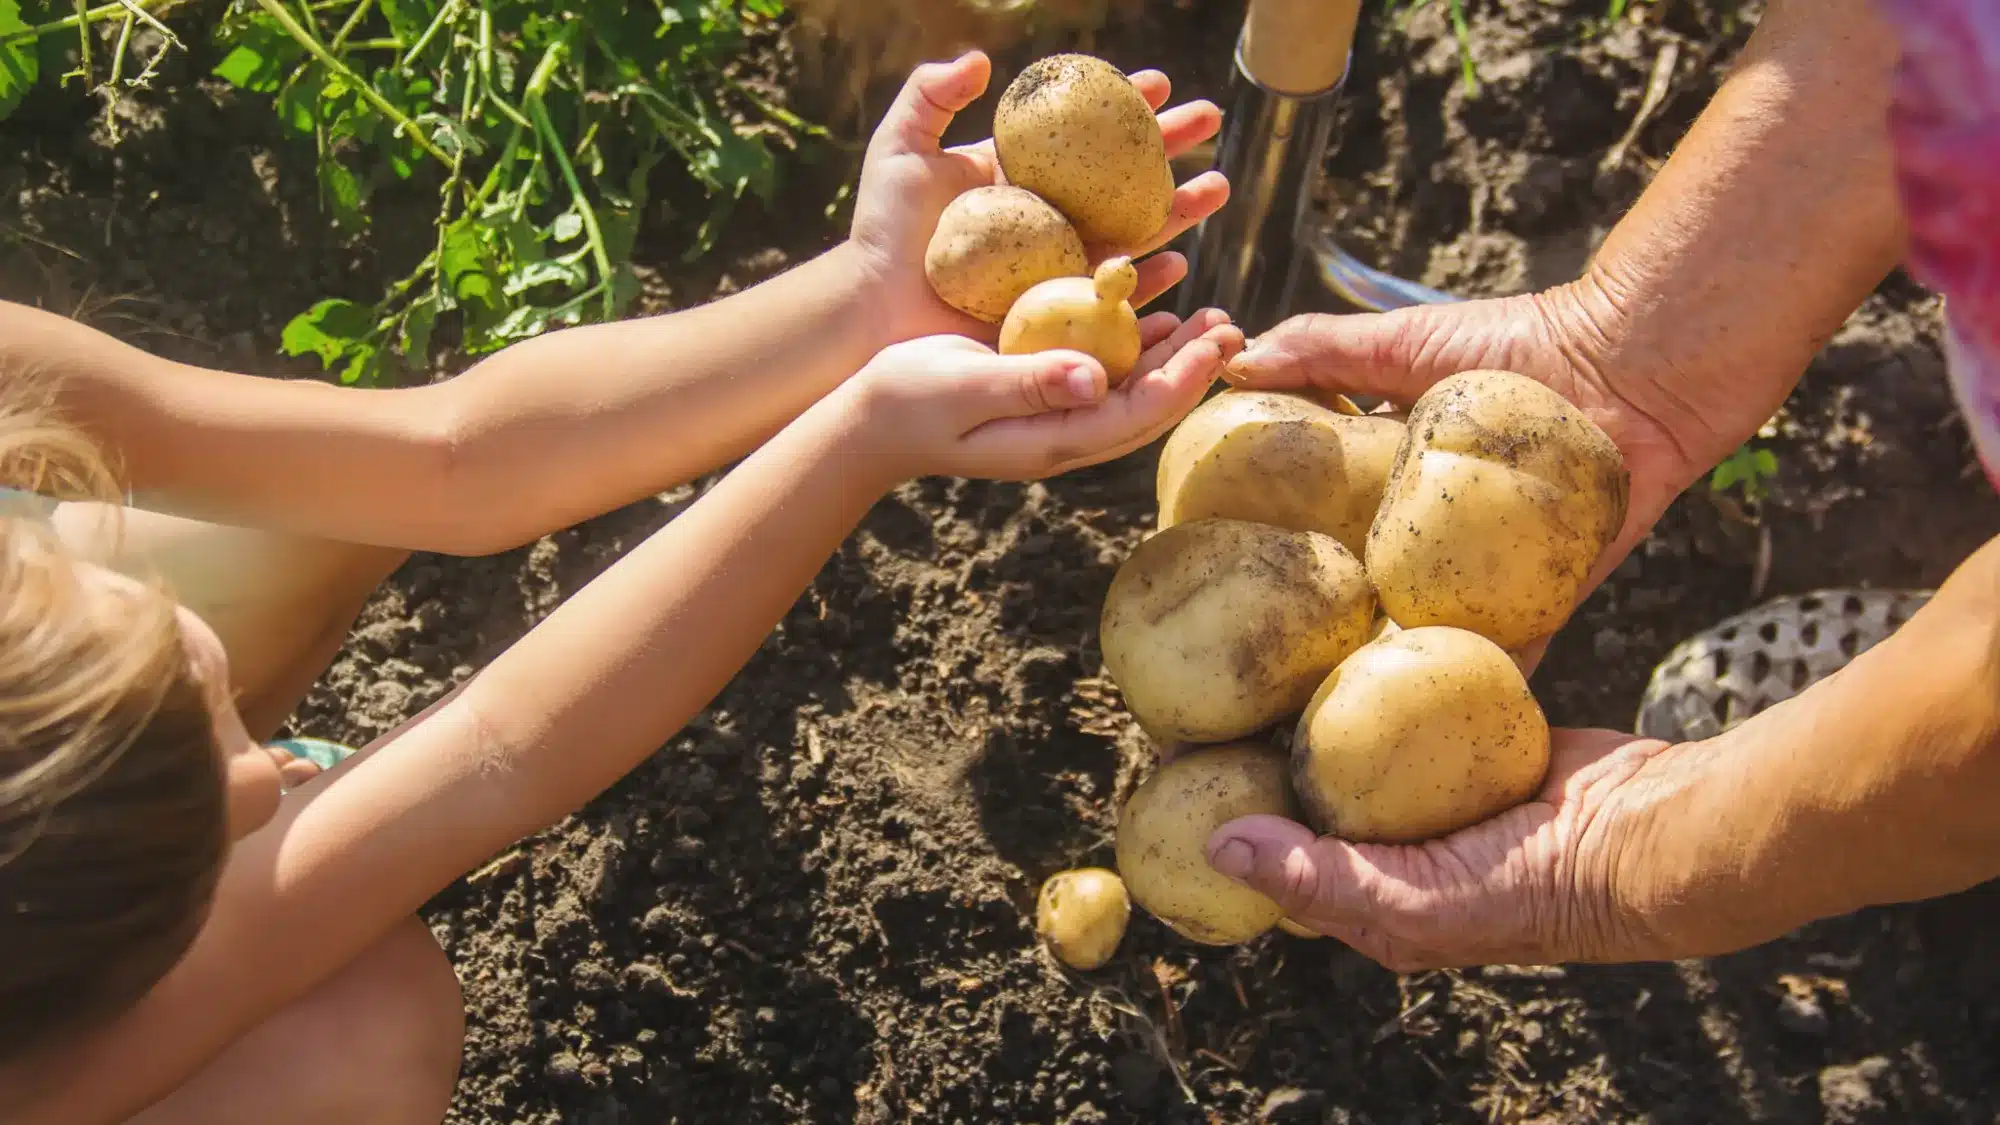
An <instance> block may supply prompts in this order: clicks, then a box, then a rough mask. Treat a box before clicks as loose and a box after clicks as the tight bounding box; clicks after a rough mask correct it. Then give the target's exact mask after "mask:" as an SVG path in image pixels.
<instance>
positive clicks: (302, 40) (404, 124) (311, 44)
mask: <svg viewBox="0 0 2000 1125" xmlns="http://www.w3.org/2000/svg"><path fill="white" fill-rule="evenodd" d="M257 6H258V7H260V8H262V9H264V11H265V12H266V13H267V14H268V15H270V17H271V18H272V19H274V20H276V21H277V22H278V26H279V27H282V28H284V29H285V34H287V35H289V36H291V37H292V40H293V41H294V42H296V43H297V44H298V45H299V46H301V47H304V48H305V49H306V51H307V53H309V54H311V55H312V57H314V58H316V59H318V60H319V61H320V63H321V65H323V66H325V67H326V68H327V69H328V70H330V71H332V72H333V73H335V74H337V75H339V76H340V77H341V79H342V80H343V81H345V82H346V83H347V84H348V85H349V86H351V87H353V89H354V92H355V93H357V94H359V95H361V99H362V100H363V101H365V102H367V103H368V104H369V105H371V106H374V107H375V110H376V112H378V113H380V114H381V115H382V116H384V117H386V118H388V119H389V120H391V121H393V122H395V123H396V132H398V133H407V134H408V135H409V137H410V140H411V141H412V142H413V143H415V144H416V146H417V147H418V148H420V149H423V150H424V152H425V154H426V155H428V156H429V157H430V158H431V159H433V160H435V161H437V162H438V163H439V164H446V165H449V164H450V163H451V158H450V157H448V156H446V155H445V154H444V153H442V152H440V151H438V147H437V146H436V145H434V144H432V143H431V139H430V138H429V137H426V136H425V135H424V131H423V130H422V129H421V128H419V127H418V126H417V124H416V122H414V121H411V120H410V119H409V117H408V116H407V115H405V114H404V113H403V111H402V110H400V109H397V108H396V107H395V106H393V105H391V104H389V99H387V98H385V97H383V96H382V95H381V94H379V93H377V92H376V90H375V87H374V86H373V85H371V84H370V83H369V82H367V81H366V80H365V79H363V78H362V77H361V76H360V75H358V74H356V73H354V71H353V70H352V69H350V68H349V67H348V65H347V64H346V63H344V62H341V61H340V59H339V57H338V56H336V55H335V54H334V53H333V52H331V51H329V50H327V49H326V48H325V47H324V46H322V45H321V44H320V42H319V40H317V39H315V38H313V36H312V34H311V33H310V32H308V31H306V29H305V27H304V26H302V25H301V24H300V23H299V21H298V20H297V19H295V18H293V16H292V13H290V12H288V11H286V10H285V6H284V5H283V4H280V3H279V2H278V0H257Z"/></svg>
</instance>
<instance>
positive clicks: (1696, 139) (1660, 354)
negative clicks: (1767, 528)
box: [1579, 0, 1905, 469]
mask: <svg viewBox="0 0 2000 1125" xmlns="http://www.w3.org/2000/svg"><path fill="white" fill-rule="evenodd" d="M1896 58H1897V51H1896V47H1895V37H1894V35H1893V34H1892V33H1891V29H1890V28H1888V27H1887V26H1886V25H1885V24H1884V23H1883V21H1882V20H1881V18H1880V16H1879V15H1878V14H1877V12H1876V11H1875V5H1874V3H1873V0H1771V3H1770V5H1769V7H1768V9H1767V10H1766V12H1765V14H1764V17H1763V20H1762V22H1761V23H1760V25H1759V26H1758V28H1757V30H1756V33H1755V34H1754V35H1753V36H1752V37H1751V40H1750V42H1749V44H1748V46H1747V47H1746V48H1745V49H1744V51H1743V53H1742V55H1741V56H1739V58H1738V60H1737V62H1736V64H1735V68H1734V70H1733V72H1732V73H1731V75H1730V77H1729V78H1728V79H1727V81H1725V82H1724V83H1723V86H1722V88H1721V90H1720V91H1719V92H1718V93H1717V94H1716V96H1715V98H1714V99H1713V100H1712V101H1711V103H1710V104H1709V106H1708V108H1707V109H1706V110H1705V111H1704V112H1703V113H1702V115H1701V117H1700V119H1699V120H1698V121H1696V123H1695V125H1694V127H1693V128H1692V129H1691V130H1690V132H1689V133H1688V136H1687V137H1686V139H1685V140H1683V141H1682V143H1681V145H1680V146H1679V148H1678V149H1676V151H1675V152H1674V154H1673V156H1672V158H1671V159H1670V160H1668V162H1667V163H1666V165H1665V166H1664V167H1663V168H1662V169H1661V170H1660V173H1659V175H1658V176H1657V177H1656V178H1655V179H1654V181H1653V182H1652V184H1651V185H1649V186H1648V188H1647V190H1646V191H1645V193H1644V194H1643V195H1642V196H1641V197H1640V199H1639V202H1638V204H1637V205H1636V206H1635V207H1634V208H1633V210H1632V212H1631V213H1630V214H1629V215H1627V216H1626V217H1625V218H1624V219H1623V220H1622V221H1621V222H1620V223H1619V224H1618V226H1617V227H1616V228H1615V229H1614V230H1613V231H1612V232H1611V234H1610V236H1609V237H1608V238H1607V239H1606V241H1605V243H1604V245H1603V247H1602V248H1601V249H1600V250H1599V251H1598V253H1597V254H1596V255H1595V257H1594V258H1593V260H1592V261H1591V263H1590V266H1589V268H1588V270H1587V271H1586V274H1585V276H1584V278H1583V280H1582V281H1581V282H1580V283H1579V290H1580V291H1581V292H1582V294H1583V295H1584V298H1585V299H1584V301H1583V302H1582V307H1584V308H1585V309H1588V310H1591V311H1592V312H1593V313H1594V314H1597V315H1596V317H1595V318H1594V319H1597V320H1598V321H1599V322H1598V323H1595V324H1593V325H1592V326H1590V327H1591V329H1592V330H1593V331H1594V332H1597V333H1601V334H1602V336H1603V338H1604V343H1605V352H1606V355H1605V356H1604V361H1605V363H1606V364H1607V366H1608V367H1609V368H1612V369H1631V370H1654V369H1665V370H1667V371H1671V372H1674V373H1675V376H1676V377H1675V378H1673V379H1658V380H1654V381H1652V382H1651V383H1650V384H1649V385H1648V386H1646V387H1644V388H1639V389H1635V390H1634V391H1632V392H1631V393H1632V394H1634V396H1635V397H1637V396H1639V395H1642V394H1644V395H1647V396H1648V398H1647V400H1646V401H1643V402H1637V403H1635V405H1637V406H1638V407H1639V408H1640V409H1642V410H1644V411H1645V412H1646V413H1647V414H1648V415H1650V416H1652V417H1654V418H1656V419H1657V420H1659V421H1660V422H1661V423H1662V424H1664V425H1666V426H1667V427H1668V428H1669V429H1671V430H1673V431H1674V432H1675V433H1676V434H1678V435H1681V437H1680V440H1681V441H1682V442H1683V444H1685V445H1687V446H1688V448H1686V449H1683V450H1682V452H1683V453H1684V454H1686V455H1687V461H1688V463H1689V464H1691V465H1693V466H1696V467H1697V469H1698V468H1699V467H1701V466H1706V465H1710V464H1713V463H1714V462H1715V461H1717V460H1719V459H1720V458H1721V457H1723V456H1725V455H1727V454H1728V452H1729V451H1730V450H1731V449H1733V448H1734V447H1735V446H1736V444H1737V443H1739V442H1740V441H1741V440H1743V438H1745V437H1747V436H1748V435H1747V434H1739V433H1733V432H1724V428H1719V427H1717V426H1716V425H1715V421H1714V419H1713V418H1711V417H1704V416H1702V413H1701V412H1697V411H1695V410H1693V409H1691V408H1690V406H1689V405H1688V404H1690V403H1700V402H1715V401H1720V400H1721V398H1720V396H1728V395H1734V396H1739V397H1741V398H1744V399H1748V400H1750V401H1752V402H1754V403H1755V404H1757V406H1758V408H1759V410H1760V411H1761V412H1762V413H1760V414H1759V415H1758V416H1759V417H1768V416H1769V414H1770V413H1771V412H1774V411H1775V410H1776V409H1777V407H1778V406H1779V405H1780V404H1781V403H1782V402H1783V401H1784V399H1785V396H1786V395H1788V394H1789V393H1790V391H1791V388H1792V387H1793V386H1794V385H1795V384H1796V382H1797V380H1798V378H1799V377H1800V376H1801V375H1802V374H1803V373H1804V371H1805V368H1806V365H1807V364H1808V363H1810V362H1811V360H1812V357H1813V356H1814V355H1815V354H1817V352H1818V351H1819V349H1820V348H1821V347H1822V346H1823V345H1824V344H1825V342H1826V341H1827V340H1828V339H1829V338H1830V337H1831V336H1832V335H1833V333H1834V332H1835V331H1837V330H1838V329H1839V327H1840V325H1841V324H1842V323H1843V322H1844V321H1845V320H1846V319H1847V317H1848V316H1849V315H1850V314H1851V313H1852V312H1853V311H1854V309H1855V308H1856V307H1857V306H1858V305H1859V304H1860V303H1861V301H1862V300H1863V299H1864V298H1865V297H1866V296H1867V295H1868V293H1869V292H1870V291H1871V290H1872V289H1873V288H1874V287H1875V286H1876V285H1878V284H1879V283H1880V282H1881V280H1882V279H1883V277H1885V276H1886V275H1887V274H1888V272H1889V271H1890V270H1891V269H1893V268H1894V267H1895V265H1896V263H1897V262H1898V261H1899V260H1900V257H1901V254H1902V252H1903V245H1904V237H1905V232H1904V226H1903V221H1902V215H1901V210H1900V207H1899V205H1898V201H1897V197H1896V192H1895V184H1894V180H1893V165H1892V157H1891V152H1890V148H1889V138H1888V134H1887V129H1886V114H1887V111H1888V105H1889V97H1890V91H1891V81H1892V77H1893V72H1894V67H1895V62H1896ZM1748 413H1749V412H1745V416H1748Z"/></svg>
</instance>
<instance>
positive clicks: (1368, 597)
mask: <svg viewBox="0 0 2000 1125" xmlns="http://www.w3.org/2000/svg"><path fill="white" fill-rule="evenodd" d="M1374 624H1375V594H1374V591H1373V590H1371V589H1370V588H1369V586H1368V578H1367V575H1366V574H1364V573H1363V572H1362V569H1361V564H1360V563H1359V562H1358V561H1357V560H1356V559H1355V557H1354V555H1353V553H1352V552H1350V551H1348V550H1347V548H1345V547H1342V546H1341V545H1340V543H1339V542H1338V541H1337V540H1335V539H1334V538H1333V537H1332V536H1329V535H1322V534H1320V533H1318V532H1314V531H1288V530H1286V529H1284V528H1278V527H1271V526H1269V525H1268V524H1258V523H1250V522H1247V521H1245V520H1224V519H1207V520H1194V521H1192V522H1189V523H1182V524H1176V525H1174V526H1173V527H1170V528H1167V529H1166V530H1165V531H1162V532H1160V533H1159V534H1157V535H1154V536H1153V537H1152V538H1150V539H1148V540H1146V541H1145V542H1144V543H1141V544H1140V545H1139V548H1138V549H1137V550H1135V551H1133V552H1132V555H1131V557H1130V558H1128V559H1127V560H1126V561H1125V563H1124V565H1123V566H1121V567H1119V568H1118V573H1117V575H1116V576H1114V577H1113V578H1112V580H1111V589H1110V592H1109V593H1108V594H1106V595H1105V600H1104V615H1103V618H1102V621H1101V623H1100V629H1101V636H1100V643H1101V645H1102V648H1103V651H1104V667H1105V670H1106V671H1107V672H1109V673H1110V675H1111V678H1112V680H1113V681H1114V682H1116V683H1117V685H1118V688H1119V690H1120V691H1121V692H1122V693H1123V694H1124V696H1125V705H1126V707H1127V708H1128V709H1129V710H1130V711H1131V712H1132V716H1133V717H1134V718H1135V719H1137V720H1138V722H1139V724H1140V725H1141V726H1142V727H1143V728H1145V730H1146V731H1147V732H1148V733H1149V734H1150V735H1151V736H1152V737H1154V738H1156V739H1159V740H1161V741H1163V742H1226V741H1228V740H1230V739H1236V738H1242V737H1244V736H1246V735H1249V734H1252V733H1254V732H1256V731H1258V730H1261V729H1263V728H1264V727H1267V726H1269V725H1271V724H1272V723H1275V722H1278V721H1280V720H1282V719H1285V718H1287V717H1289V716H1292V715H1296V714H1298V713H1299V710H1300V709H1301V708H1302V707H1304V706H1305V704H1306V701H1307V700H1309V699H1311V698H1312V693H1313V689H1314V688H1316V687H1318V686H1319V684H1320V682H1321V681H1322V680H1324V679H1325V678H1326V676H1327V673H1329V672H1331V671H1332V670H1333V667H1334V665H1336V664H1338V663H1340V662H1341V661H1342V660H1343V659H1345V658H1346V657H1347V654H1348V653H1350V652H1353V651H1354V650H1355V649H1356V648H1359V647H1360V646H1361V644H1362V642H1364V641H1366V640H1367V639H1368V634H1369V632H1370V630H1371V629H1372V628H1373V627H1374Z"/></svg>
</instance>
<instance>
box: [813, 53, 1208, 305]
mask: <svg viewBox="0 0 2000 1125" xmlns="http://www.w3.org/2000/svg"><path fill="white" fill-rule="evenodd" d="M992 73H993V67H992V64H991V63H990V62H989V61H988V60H987V57H986V56H985V55H984V54H982V53H980V52H978V51H972V52H969V53H967V54H965V55H962V56H960V57H959V58H958V59H956V60H954V61H952V62H949V63H927V64H925V65H923V66H920V67H918V68H917V69H916V70H915V71H914V72H912V73H911V75H910V78H909V81H907V82H906V83H904V85H903V90H902V92H901V93H900V94H898V95H897V97H896V101H895V104H894V105H892V106H891V107H890V108H889V111H888V113H887V114H886V115H884V117H883V119H882V124H881V125H880V126H879V127H877V128H876V130H875V135H874V137H873V138H872V139H871V140H870V142H869V145H868V156H867V160H866V162H865V164H864V165H863V167H862V171H861V186H860V188H859V190H858V192H857V193H856V196H855V203H854V225H853V228H852V231H851V233H850V235H849V238H850V239H851V241H852V242H853V244H854V246H855V247H856V248H857V249H859V250H860V251H861V255H862V259H863V260H864V262H866V263H867V268H868V269H869V270H870V272H871V274H872V275H873V277H874V278H875V279H876V280H877V281H878V282H879V283H880V284H881V286H882V287H883V291H884V295H885V301H884V311H885V314H886V315H887V317H888V320H889V324H888V329H889V338H890V339H894V340H907V339H913V338H915V337H918V336H928V335H933V334H938V333H947V332H949V333H957V334H959V335H963V336H971V337H973V338H974V339H978V340H985V341H988V342H991V341H993V340H995V339H997V338H998V337H999V328H998V327H997V326H995V325H991V324H986V323H984V322H982V321H980V320H977V319H975V318H973V317H969V316H967V315H965V314H964V313H961V312H959V311H958V310H956V309H954V308H952V307H951V306H950V305H947V304H945V303H944V302H943V301H941V300H939V299H938V296H937V294H936V293H934V292H932V291H931V287H930V283H929V282H928V281H927V280H925V278H924V250H925V248H926V247H927V246H928V245H929V244H930V239H931V234H932V232H934V231H935V230H936V229H937V223H938V217H939V216H940V215H942V214H943V213H944V209H945V205H946V204H948V203H950V202H951V201H952V200H953V199H956V198H957V197H958V196H960V195H962V194H964V193H965V192H967V191H970V190H972V189H973V188H975V187H982V186H986V185H990V184H1001V183H1005V182H1006V179H1005V177H1003V176H1002V175H1001V173H1000V162H999V160H998V159H997V158H996V157H995V156H994V154H993V142H992V141H991V140H985V141H981V142H979V143H978V144H972V145H964V146H961V147H958V148H950V149H946V148H942V147H941V146H940V144H939V139H940V138H941V137H943V136H944V132H945V129H946V128H947V127H949V126H950V125H951V121H952V118H953V117H955V116H956V115H957V114H958V113H960V112H961V111H963V110H964V109H965V107H966V106H968V105H971V104H972V102H973V101H974V100H976V99H977V98H979V96H980V95H982V94H984V93H985V92H986V84H987V81H988V79H990V78H991V77H992ZM1131 77H1132V84H1133V85H1134V86H1136V87H1138V89H1139V93H1140V94H1141V95H1143V96H1144V97H1145V99H1146V102H1147V104H1149V105H1151V106H1152V107H1153V108H1154V109H1155V110H1157V109H1159V107H1160V106H1162V105H1164V104H1165V103H1166V100H1167V96H1168V94H1169V92H1170V90H1171V86H1170V84H1169V83H1168V81H1167V77H1166V75H1164V74H1161V73H1160V72H1159V71H1156V70H1146V71H1140V72H1139V73H1137V74H1134V75H1132V76H1131ZM1159 117H1160V131H1161V133H1162V134H1164V136H1165V138H1166V142H1167V156H1168V158H1169V159H1172V158H1173V157H1175V156H1178V155H1180V154H1181V153H1184V152H1186V151H1187V150H1189V149H1191V148H1193V147H1194V146H1196V145H1198V144H1200V143H1201V142H1203V141H1205V140H1207V139H1208V138H1210V137H1212V136H1214V135H1215V132H1216V130H1217V129H1218V128H1220V127H1221V124H1222V114H1221V111H1220V110H1218V109H1216V107H1215V106H1214V105H1213V104H1212V103H1209V102H1206V101H1195V102H1189V103H1187V104H1185V105H1179V106H1175V107H1174V108H1172V109H1170V110H1167V111H1166V112H1165V113H1162V114H1160V115H1159ZM1228 198H1229V182H1228V180H1226V179H1225V178H1224V177H1223V176H1222V174H1221V173H1219V172H1204V173H1202V174H1201V175H1199V176H1196V177H1195V178H1194V179H1192V180H1190V181H1188V182H1187V183H1185V184H1183V185H1181V187H1180V189H1179V190H1178V191H1176V192H1175V193H1174V205H1173V210H1172V211H1171V212H1170V213H1169V215H1168V216H1167V223H1166V226H1164V227H1162V228H1161V229H1160V231H1159V233H1157V234H1155V235H1154V236H1153V237H1152V238H1151V239H1149V240H1147V242H1146V243H1145V244H1144V245H1140V246H1089V247H1086V250H1087V251H1088V252H1089V254H1090V260H1091V263H1092V264H1093V265H1095V264H1096V263H1097V262H1100V261H1102V260H1103V259H1105V258H1108V257H1111V256H1112V255H1114V254H1129V255H1131V256H1132V257H1133V258H1135V259H1140V260H1139V261H1138V263H1137V265H1138V268H1139V288H1138V291H1137V292H1135V293H1134V294H1133V295H1132V307H1133V308H1135V309H1136V308H1141V307H1142V306H1143V305H1144V304H1145V303H1146V302H1148V301H1150V300H1152V299H1153V298H1155V297H1157V296H1159V295H1160V294H1161V293H1163V292H1165V291H1166V290H1167V289H1169V288H1171V287H1172V286H1173V285H1174V284H1175V283H1176V282H1178V281H1180V279H1181V278H1183V277H1185V276H1186V275H1187V260H1186V259H1185V258H1183V257H1182V256H1181V255H1180V254H1178V253H1173V252H1168V253H1164V254H1153V255H1152V256H1151V257H1146V258H1141V255H1146V254H1150V253H1151V252H1152V251H1154V250H1157V249H1158V248H1160V247H1161V246H1164V245H1166V244H1167V243H1168V242H1171V241H1173V240H1174V239H1175V238H1177V237H1179V236H1180V234H1181V233H1182V232H1183V231H1185V230H1187V229H1188V228H1189V227H1192V226H1194V225H1195V224H1196V223H1199V222H1200V221H1201V220H1202V219H1204V218H1206V217H1208V216H1209V215H1210V214H1212V213H1214V212H1215V210H1216V209H1217V208H1219V207H1221V206H1222V205H1223V203H1224V202H1225V201H1226V200H1227V199H1228Z"/></svg>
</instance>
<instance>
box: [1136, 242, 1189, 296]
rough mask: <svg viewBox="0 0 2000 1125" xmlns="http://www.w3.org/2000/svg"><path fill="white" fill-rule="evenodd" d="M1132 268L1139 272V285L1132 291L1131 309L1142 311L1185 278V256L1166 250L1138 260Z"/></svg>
mask: <svg viewBox="0 0 2000 1125" xmlns="http://www.w3.org/2000/svg"><path fill="white" fill-rule="evenodd" d="M1133 268H1134V269H1136V270H1137V271H1138V272H1139V284H1138V287H1137V288H1135V289H1133V290H1132V307H1133V308H1135V309H1143V308H1145V307H1146V305H1147V304H1148V303H1150V302H1151V301H1153V300H1155V299H1156V298H1158V297H1159V295H1160V294H1162V293H1165V292H1166V291H1167V290H1169V289H1172V288H1173V287H1174V286H1176V285H1179V284H1180V283H1181V279H1182V278H1184V277H1186V276H1187V271H1188V263H1187V256H1186V255H1184V254H1182V253H1181V252H1180V251H1178V250H1167V251H1163V252H1161V253H1158V254H1155V255H1153V256H1152V257H1150V258H1142V259H1140V260H1139V261H1138V262H1136V263H1134V265H1133Z"/></svg>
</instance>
